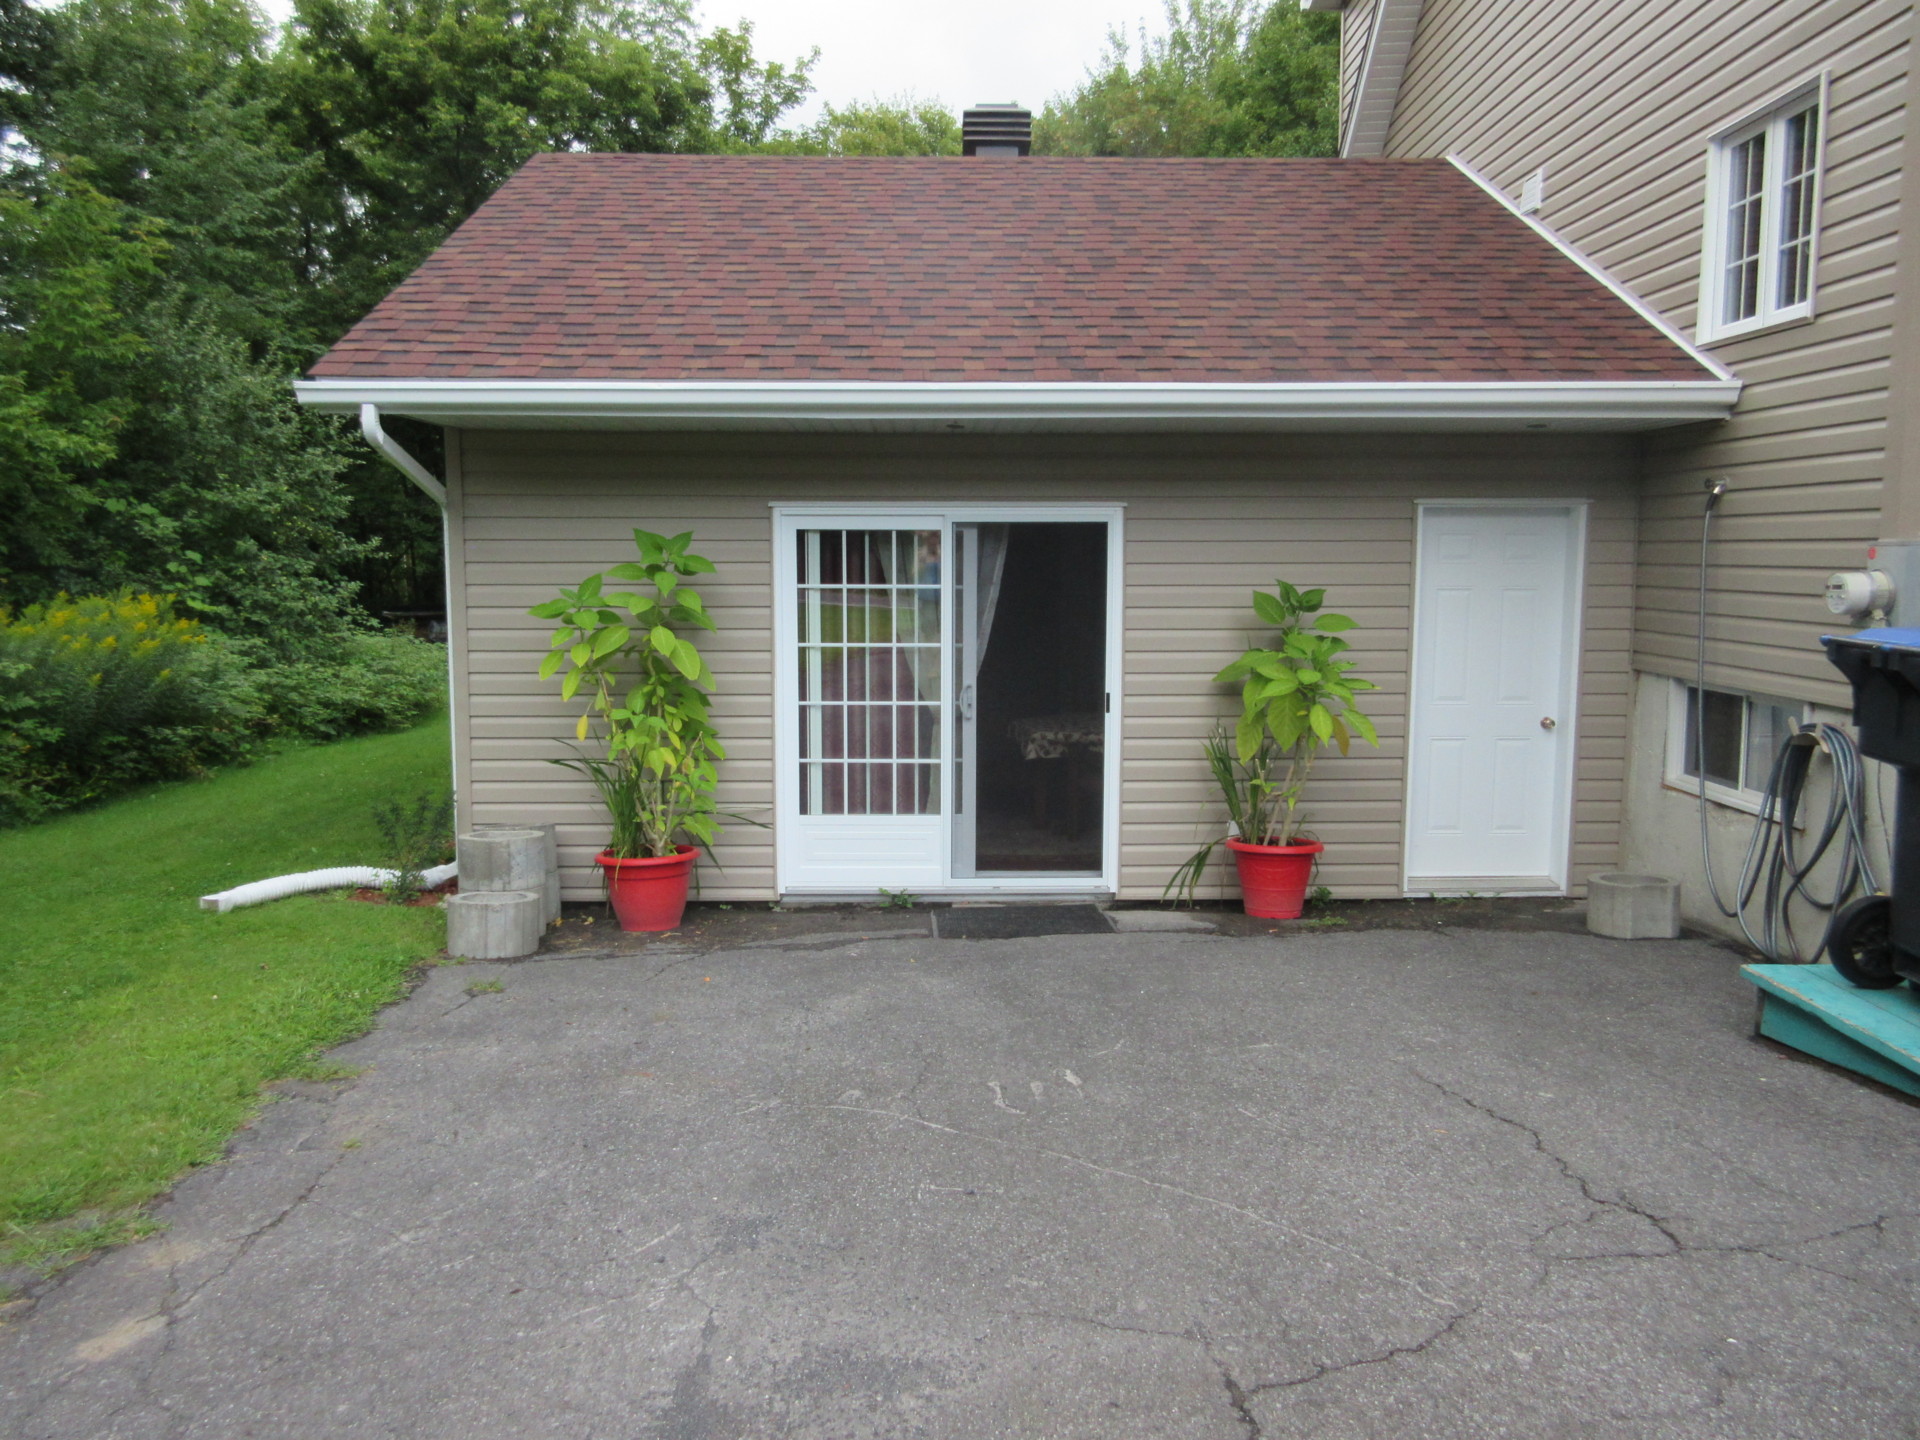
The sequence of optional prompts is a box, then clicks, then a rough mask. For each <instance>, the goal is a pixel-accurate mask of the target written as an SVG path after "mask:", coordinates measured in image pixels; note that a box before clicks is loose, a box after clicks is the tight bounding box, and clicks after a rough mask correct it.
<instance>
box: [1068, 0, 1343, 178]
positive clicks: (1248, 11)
mask: <svg viewBox="0 0 1920 1440" xmlns="http://www.w3.org/2000/svg"><path fill="white" fill-rule="evenodd" d="M1166 24H1167V30H1166V33H1165V34H1164V35H1157V36H1153V35H1148V34H1147V33H1146V30H1145V27H1144V26H1143V27H1142V29H1141V33H1140V38H1139V44H1138V59H1137V61H1136V60H1135V59H1134V54H1135V49H1134V47H1133V46H1131V45H1130V44H1129V43H1128V41H1127V38H1126V36H1125V34H1124V33H1123V32H1121V31H1119V30H1115V31H1113V32H1112V33H1111V34H1109V36H1108V37H1107V50H1106V53H1105V54H1104V55H1103V56H1102V57H1101V59H1100V61H1099V62H1098V63H1097V64H1096V65H1094V66H1093V67H1091V68H1090V69H1089V71H1088V75H1087V79H1086V81H1085V82H1084V83H1083V84H1082V85H1081V86H1080V87H1079V89H1077V90H1075V91H1073V92H1072V93H1071V94H1069V95H1066V96H1063V97H1060V98H1058V99H1056V100H1054V101H1052V102H1050V103H1049V104H1048V105H1047V107H1046V109H1045V110H1044V111H1043V112H1042V113H1041V115H1040V117H1039V120H1038V121H1037V122H1036V124H1035V126H1034V149H1035V151H1036V153H1040V154H1054V155H1270V156H1296V155H1331V154H1333V153H1334V147H1335V142H1336V133H1337V120H1336V112H1337V107H1338V103H1339V67H1340V45H1339V19H1338V17H1337V16H1334V15H1331V14H1321V13H1313V12H1304V11H1302V10H1300V9H1299V8H1298V6H1297V5H1295V4H1294V3H1292V0H1273V3H1269V4H1267V5H1265V6H1264V8H1259V7H1250V6H1249V4H1248V0H1186V8H1185V9H1184V10H1183V9H1181V8H1180V6H1179V5H1178V4H1177V3H1176V0H1167V8H1166Z"/></svg>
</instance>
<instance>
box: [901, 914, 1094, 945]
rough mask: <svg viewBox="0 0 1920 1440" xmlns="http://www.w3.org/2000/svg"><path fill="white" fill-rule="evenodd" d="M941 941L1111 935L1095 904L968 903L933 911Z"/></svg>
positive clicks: (935, 931) (935, 928)
mask: <svg viewBox="0 0 1920 1440" xmlns="http://www.w3.org/2000/svg"><path fill="white" fill-rule="evenodd" d="M933 933H934V934H935V935H936V936H938V937H939V938H940V939H942V940H1024V939H1026V938H1027V937H1028V936H1031V935H1111V934H1112V933H1113V926H1112V925H1110V924H1109V923H1108V922H1107V912H1106V911H1104V910H1102V909H1101V908H1100V907H1099V906H1098V905H979V906H974V905H969V906H967V907H965V908H963V909H953V910H936V911H934V912H933Z"/></svg>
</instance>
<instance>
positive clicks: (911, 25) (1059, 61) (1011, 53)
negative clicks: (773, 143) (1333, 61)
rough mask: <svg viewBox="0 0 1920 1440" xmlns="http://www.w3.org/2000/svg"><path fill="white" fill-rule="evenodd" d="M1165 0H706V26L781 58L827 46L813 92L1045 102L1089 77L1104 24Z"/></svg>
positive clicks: (819, 98)
mask: <svg viewBox="0 0 1920 1440" xmlns="http://www.w3.org/2000/svg"><path fill="white" fill-rule="evenodd" d="M1162 13H1163V10H1162V5H1161V0H965V3H961V4H954V3H930V0H804V3H795V0H701V6H700V14H701V19H702V20H703V21H704V22H705V24H706V25H707V26H708V27H712V26H716V25H732V24H734V23H736V22H737V21H739V20H742V19H746V20H751V21H752V22H753V40H754V52H755V53H756V54H758V55H760V56H762V57H763V58H766V59H775V60H785V59H790V58H792V57H794V56H798V55H804V54H806V53H807V51H808V50H810V49H812V48H813V47H814V46H816V45H817V46H819V47H820V60H819V63H818V65H816V66H815V68H814V72H813V81H814V99H813V101H812V103H811V104H809V106H808V107H807V109H806V110H805V111H804V112H802V113H801V114H800V115H799V116H798V117H796V118H798V119H800V120H809V119H812V118H813V117H814V116H815V115H816V114H817V113H818V108H819V106H820V104H821V103H822V102H825V103H828V104H833V105H845V104H846V103H848V102H849V101H853V100H866V99H871V98H872V97H873V96H875V95H880V96H883V97H892V96H894V95H898V94H900V93H901V92H903V91H911V92H912V93H913V94H914V95H916V96H918V97H919V98H921V99H925V100H938V101H941V102H943V103H945V105H946V106H947V108H949V109H951V110H954V111H959V110H963V109H965V108H966V107H967V106H968V105H973V104H978V103H980V102H981V101H994V102H999V101H1009V100H1011V101H1014V102H1016V103H1018V104H1021V105H1025V106H1026V107H1027V108H1028V109H1030V110H1033V111H1036V112H1037V111H1038V110H1039V109H1040V107H1041V106H1042V105H1044V104H1045V103H1046V102H1047V100H1048V99H1050V98H1051V97H1053V96H1055V95H1058V94H1059V93H1061V92H1062V91H1064V90H1069V89H1071V88H1073V87H1074V86H1075V85H1077V84H1078V83H1079V82H1080V80H1081V79H1082V78H1083V77H1084V76H1085V74H1086V70H1087V66H1088V65H1090V64H1091V63H1093V61H1094V60H1096V59H1097V58H1098V57H1099V55H1100V52H1101V50H1102V48H1103V47H1104V45H1105V43H1106V37H1107V31H1108V29H1109V28H1111V27H1112V26H1114V25H1120V26H1123V27H1124V28H1125V29H1126V30H1127V31H1128V33H1129V34H1132V33H1134V32H1135V31H1136V29H1137V27H1138V25H1139V22H1140V21H1141V20H1143V19H1151V20H1152V22H1153V26H1152V28H1154V29H1155V30H1158V29H1159V28H1160V17H1161V15H1162Z"/></svg>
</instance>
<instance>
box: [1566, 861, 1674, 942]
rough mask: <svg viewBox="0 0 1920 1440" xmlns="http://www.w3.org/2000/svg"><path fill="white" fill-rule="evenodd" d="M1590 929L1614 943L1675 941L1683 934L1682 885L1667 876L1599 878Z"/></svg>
mask: <svg viewBox="0 0 1920 1440" xmlns="http://www.w3.org/2000/svg"><path fill="white" fill-rule="evenodd" d="M1587 929H1589V930H1591V931H1592V932H1593V933H1594V934H1596V935H1605V936H1607V937H1608V938H1609V939H1613V940H1671V939H1673V938H1674V937H1675V936H1677V935H1678V934H1679V933H1680V882H1679V881H1678V880H1669V879H1667V877H1666V876H1664V875H1628V874H1624V873H1618V872H1616V873H1614V874H1609V875H1595V876H1592V877H1591V878H1589V879H1588V881H1587Z"/></svg>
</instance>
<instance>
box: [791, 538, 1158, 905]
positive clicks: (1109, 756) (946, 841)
mask: <svg viewBox="0 0 1920 1440" xmlns="http://www.w3.org/2000/svg"><path fill="white" fill-rule="evenodd" d="M771 509H772V512H773V545H774V557H773V558H774V565H773V647H774V654H773V705H774V726H773V729H774V887H775V890H776V892H777V893H778V894H780V895H781V896H787V895H793V896H796V897H826V896H830V895H838V896H845V895H847V894H849V893H850V892H849V891H848V889H847V887H846V886H845V885H837V886H819V885H815V886H808V885H790V884H788V883H787V881H786V875H787V874H788V873H789V871H790V869H791V860H790V858H789V856H788V855H787V853H786V851H787V847H788V845H789V844H790V843H791V837H792V836H793V834H794V825H793V823H792V822H793V820H794V818H795V817H797V815H798V813H799V812H798V796H797V794H796V792H795V789H794V776H795V775H796V773H797V770H798V766H799V758H800V736H799V728H798V727H799V695H798V678H799V677H798V674H797V672H796V669H795V665H794V658H795V656H796V655H797V653H798V627H797V625H796V623H795V618H794V613H793V606H792V604H791V603H789V601H790V598H791V594H792V592H793V589H794V584H795V578H796V577H795V570H794V558H793V536H794V535H795V534H796V533H797V532H798V531H800V530H802V529H816V528H818V529H850V530H851V529H877V528H884V529H902V528H908V529H939V530H941V531H942V533H943V536H944V541H943V552H942V553H943V558H942V562H941V594H942V604H941V635H942V638H941V648H942V651H943V654H944V655H945V656H947V657H949V659H950V657H951V654H952V651H953V648H954V647H953V636H952V622H953V613H952V612H953V605H952V603H951V597H952V589H953V576H952V574H951V567H950V566H949V564H948V560H947V557H950V556H951V555H952V528H953V525H954V522H956V521H977V520H987V521H991V520H1004V521H1007V522H1009V523H1014V524H1018V523H1034V522H1039V521H1065V522H1077V523H1082V524H1104V525H1106V527H1107V655H1106V689H1107V695H1108V697H1109V705H1108V711H1107V717H1106V721H1107V723H1106V745H1105V751H1104V755H1103V770H1102V775H1101V784H1102V786H1103V787H1104V790H1103V795H1102V799H1101V815H1100V821H1101V843H1100V854H1101V870H1100V873H1099V874H1097V875H1095V874H1086V875H1081V874H1077V873H1045V874H1036V875H1035V876H1033V878H1031V879H1027V878H1024V877H1019V876H1008V875H1000V874H996V875H990V876H982V877H977V878H974V877H957V876H955V875H954V874H953V855H952V834H953V763H952V747H953V744H954V743H955V740H956V738H957V737H956V736H955V735H954V733H953V732H954V724H953V719H952V712H953V695H952V682H953V669H954V667H953V665H952V664H951V663H945V662H943V664H942V665H941V705H942V709H943V717H942V718H943V723H942V726H941V733H942V736H943V747H942V756H941V760H940V793H941V813H940V815H939V816H938V817H937V818H938V820H939V822H940V827H941V869H942V872H943V878H942V879H941V880H940V882H939V883H937V884H933V885H924V886H916V887H915V888H914V891H913V893H914V894H915V895H917V896H922V897H925V898H929V899H931V898H936V897H939V896H947V895H952V896H962V897H979V896H991V895H1028V896H1039V895H1074V896H1112V895H1113V894H1115V893H1116V892H1117V889H1118V885H1119V878H1120V758H1121V757H1120V744H1121V718H1122V715H1123V713H1124V710H1123V706H1124V696H1123V694H1122V689H1121V685H1122V681H1123V678H1124V676H1125V663H1124V662H1125V653H1124V652H1125V637H1124V628H1123V627H1124V624H1125V615H1126V610H1125V595H1126V577H1125V573H1124V572H1125V554H1126V506H1125V505H1120V504H1092V505H1074V504H1060V503H1048V502H1021V501H1011V502H1005V503H998V504H995V503H990V502H969V503H960V504H953V505H941V504H932V505H927V504H916V503H912V502H906V501H900V502H887V501H875V502H871V503H860V502H854V503H846V502H841V503H830V502H816V503H803V504H794V505H787V504H781V503H779V502H777V501H776V502H773V504H772V505H771ZM857 893H859V894H861V895H864V896H868V897H870V896H872V895H873V894H875V893H877V890H872V891H861V892H857Z"/></svg>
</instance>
